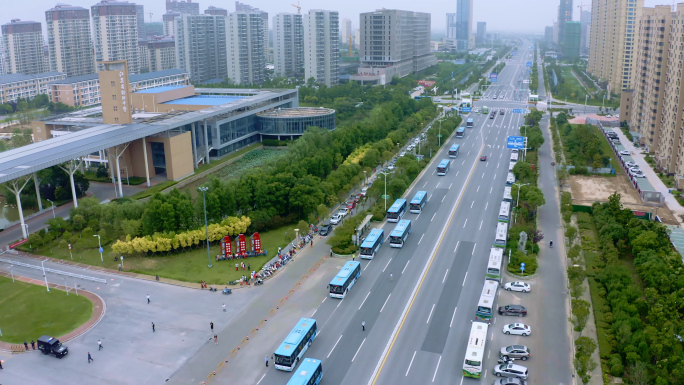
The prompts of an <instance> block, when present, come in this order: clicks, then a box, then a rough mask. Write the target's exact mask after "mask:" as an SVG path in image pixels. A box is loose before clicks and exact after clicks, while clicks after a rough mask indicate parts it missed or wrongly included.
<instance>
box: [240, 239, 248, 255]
mask: <svg viewBox="0 0 684 385" xmlns="http://www.w3.org/2000/svg"><path fill="white" fill-rule="evenodd" d="M238 250H239V252H240V254H244V253H246V252H247V241H246V240H245V234H240V235H238Z"/></svg>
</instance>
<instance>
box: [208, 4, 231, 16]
mask: <svg viewBox="0 0 684 385" xmlns="http://www.w3.org/2000/svg"><path fill="white" fill-rule="evenodd" d="M204 14H205V15H214V16H228V10H227V9H223V8H219V7H214V6H213V5H210V6H209V8H207V9H205V10H204Z"/></svg>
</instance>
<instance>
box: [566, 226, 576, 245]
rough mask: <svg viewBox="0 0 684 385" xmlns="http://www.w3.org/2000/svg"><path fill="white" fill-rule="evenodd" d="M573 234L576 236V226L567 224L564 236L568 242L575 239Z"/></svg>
mask: <svg viewBox="0 0 684 385" xmlns="http://www.w3.org/2000/svg"><path fill="white" fill-rule="evenodd" d="M575 236H577V227H575V226H568V228H567V229H565V237H566V238H568V242H570V244H572V241H574V240H575Z"/></svg>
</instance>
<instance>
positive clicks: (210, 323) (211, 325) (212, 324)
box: [209, 322, 214, 333]
mask: <svg viewBox="0 0 684 385" xmlns="http://www.w3.org/2000/svg"><path fill="white" fill-rule="evenodd" d="M209 326H210V327H211V332H212V333H213V332H214V323H213V322H209Z"/></svg>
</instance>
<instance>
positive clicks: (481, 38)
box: [475, 21, 487, 44]
mask: <svg viewBox="0 0 684 385" xmlns="http://www.w3.org/2000/svg"><path fill="white" fill-rule="evenodd" d="M486 40H487V23H486V22H484V21H478V22H477V39H476V40H475V42H476V43H477V44H484V43H485V42H486Z"/></svg>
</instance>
